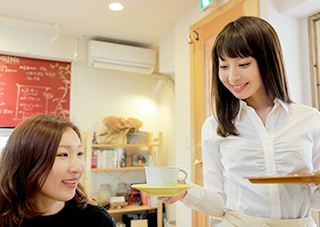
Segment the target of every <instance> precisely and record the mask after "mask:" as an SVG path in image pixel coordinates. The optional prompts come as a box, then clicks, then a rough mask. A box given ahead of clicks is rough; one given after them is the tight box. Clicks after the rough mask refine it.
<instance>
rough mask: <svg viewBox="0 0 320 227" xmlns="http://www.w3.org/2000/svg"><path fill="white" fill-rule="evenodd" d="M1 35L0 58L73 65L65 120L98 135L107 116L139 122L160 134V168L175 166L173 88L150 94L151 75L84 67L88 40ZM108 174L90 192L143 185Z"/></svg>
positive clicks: (133, 176) (4, 30)
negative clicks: (103, 186)
mask: <svg viewBox="0 0 320 227" xmlns="http://www.w3.org/2000/svg"><path fill="white" fill-rule="evenodd" d="M0 30H1V36H0V54H10V55H16V56H21V57H30V58H40V59H48V60H57V61H68V62H73V63H72V74H71V100H70V112H71V114H70V115H71V120H72V121H73V122H75V123H76V125H78V126H79V127H80V129H81V130H82V131H86V130H95V131H98V130H101V129H102V127H103V125H102V119H103V118H104V117H105V116H109V115H113V116H118V117H124V118H128V117H134V118H138V119H139V120H141V121H142V122H143V126H142V128H141V130H142V131H147V132H150V133H152V134H153V135H154V137H156V138H157V137H158V132H163V156H162V159H163V164H164V165H170V164H172V165H173V164H174V162H173V161H174V160H173V159H170V160H169V159H168V158H167V156H168V154H172V153H174V152H175V150H174V149H175V147H174V137H175V129H174V128H175V125H174V119H175V114H174V112H175V106H174V105H175V98H174V89H173V88H172V87H169V86H168V85H167V84H165V83H163V84H162V86H161V88H160V90H159V91H158V92H157V93H156V92H155V89H154V88H155V86H156V83H157V81H158V80H157V79H155V78H154V77H152V76H150V75H143V74H135V73H128V72H120V71H111V70H106V69H96V68H91V67H87V66H86V47H87V42H88V40H89V39H88V38H86V37H81V38H79V37H78V38H75V37H67V36H63V35H59V36H58V38H57V39H56V40H55V42H53V43H51V42H49V41H50V39H51V38H52V37H53V36H54V35H55V31H50V30H49V29H48V28H47V27H45V26H44V27H41V26H39V27H38V28H37V29H35V30H27V29H24V28H23V26H22V27H21V28H20V27H19V28H16V27H12V26H7V25H6V24H0ZM157 67H158V66H157ZM162 68H163V69H166V68H167V67H166V66H163V67H162ZM11 131H12V130H0V134H1V135H2V136H6V135H8V134H9V133H10V132H11ZM1 135H0V136H1ZM119 173H120V172H119ZM112 174H113V175H114V176H115V177H112V176H110V175H108V174H107V173H102V174H99V176H95V175H93V179H94V186H93V188H92V189H91V192H92V193H94V192H95V191H96V190H98V187H99V185H100V184H102V183H111V184H112V185H113V189H116V187H117V185H118V183H119V182H120V181H124V182H128V183H135V182H136V183H143V182H144V181H145V177H144V174H141V172H140V173H139V174H138V173H137V171H128V172H127V173H126V174H125V175H124V176H123V177H121V178H119V179H118V178H117V176H118V173H114V172H113V173H112ZM100 175H101V176H100ZM97 185H98V186H97Z"/></svg>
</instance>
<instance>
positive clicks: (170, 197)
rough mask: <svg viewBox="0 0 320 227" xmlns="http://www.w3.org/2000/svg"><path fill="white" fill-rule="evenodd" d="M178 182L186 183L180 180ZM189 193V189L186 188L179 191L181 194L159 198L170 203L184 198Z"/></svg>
mask: <svg viewBox="0 0 320 227" xmlns="http://www.w3.org/2000/svg"><path fill="white" fill-rule="evenodd" d="M178 184H186V182H185V181H181V182H178ZM187 193H188V191H187V190H184V191H182V192H180V193H179V195H176V196H159V197H158V199H159V200H161V201H162V202H163V203H168V204H173V203H175V202H177V201H178V200H180V199H182V198H183V197H185V196H186V194H187Z"/></svg>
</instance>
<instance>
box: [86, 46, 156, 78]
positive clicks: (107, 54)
mask: <svg viewBox="0 0 320 227" xmlns="http://www.w3.org/2000/svg"><path fill="white" fill-rule="evenodd" d="M155 64H156V51H155V50H150V49H145V48H141V47H134V46H128V45H122V44H115V43H109V42H103V41H96V40H90V41H89V42H88V53H87V65H88V66H90V67H97V68H104V69H113V70H120V71H127V72H134V73H143V74H151V73H153V71H154V68H155Z"/></svg>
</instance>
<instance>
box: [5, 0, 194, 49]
mask: <svg viewBox="0 0 320 227" xmlns="http://www.w3.org/2000/svg"><path fill="white" fill-rule="evenodd" d="M112 2H116V0H0V26H7V27H11V28H21V29H28V30H38V31H41V32H51V33H52V34H53V37H54V36H55V35H56V34H58V37H57V38H59V35H66V36H73V37H89V38H101V39H107V40H114V41H124V42H128V43H132V44H136V45H140V46H144V47H148V48H156V47H157V46H158V44H159V39H160V38H161V37H162V36H163V35H165V34H167V33H168V32H169V31H171V30H172V29H173V28H174V23H175V20H176V19H177V18H179V16H181V15H183V14H184V13H186V12H187V11H188V10H189V9H191V8H193V7H195V6H196V5H197V4H199V2H200V0H118V1H117V2H119V3H122V4H123V5H124V9H123V10H122V11H119V12H115V11H111V10H110V9H109V8H108V5H109V4H110V3H112ZM199 10H200V9H199Z"/></svg>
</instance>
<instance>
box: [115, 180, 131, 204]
mask: <svg viewBox="0 0 320 227" xmlns="http://www.w3.org/2000/svg"><path fill="white" fill-rule="evenodd" d="M115 192H116V196H124V198H125V200H126V202H128V201H129V196H130V192H131V190H130V187H129V186H128V184H127V183H124V182H120V183H119V184H118V187H117V189H116V190H115Z"/></svg>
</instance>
